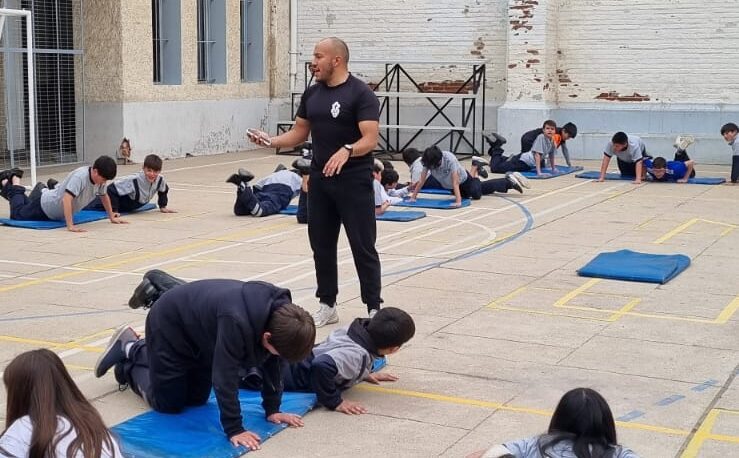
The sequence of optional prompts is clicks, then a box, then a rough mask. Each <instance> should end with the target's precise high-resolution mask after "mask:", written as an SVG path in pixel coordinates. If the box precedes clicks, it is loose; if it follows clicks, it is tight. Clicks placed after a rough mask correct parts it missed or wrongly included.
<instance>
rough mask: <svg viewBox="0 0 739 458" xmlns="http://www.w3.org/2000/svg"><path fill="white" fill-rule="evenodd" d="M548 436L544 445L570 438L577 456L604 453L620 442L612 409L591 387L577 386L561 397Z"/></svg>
mask: <svg viewBox="0 0 739 458" xmlns="http://www.w3.org/2000/svg"><path fill="white" fill-rule="evenodd" d="M549 435H550V436H551V437H550V438H549V439H548V443H547V444H541V445H542V446H544V447H546V445H548V446H553V445H554V443H556V442H559V441H560V440H564V439H570V440H572V441H573V442H574V445H573V451H574V452H575V454H576V455H577V456H596V455H594V454H593V455H591V454H592V452H596V451H600V452H604V451H605V450H607V449H608V448H609V447H611V446H614V445H617V444H618V442H617V441H616V424H615V422H614V421H613V414H612V413H611V409H610V407H608V403H607V402H606V400H605V399H604V398H603V396H601V395H600V394H599V393H598V392H597V391H595V390H592V389H590V388H575V389H574V390H570V391H568V392H567V393H565V395H564V396H562V399H560V400H559V404H557V408H556V409H555V410H554V414H553V415H552V420H551V422H550V423H549ZM597 456H600V454H599V455H597Z"/></svg>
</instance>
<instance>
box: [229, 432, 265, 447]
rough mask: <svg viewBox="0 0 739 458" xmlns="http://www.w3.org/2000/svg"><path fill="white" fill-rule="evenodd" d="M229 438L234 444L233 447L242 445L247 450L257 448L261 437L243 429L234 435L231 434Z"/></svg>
mask: <svg viewBox="0 0 739 458" xmlns="http://www.w3.org/2000/svg"><path fill="white" fill-rule="evenodd" d="M229 440H230V441H231V443H232V444H233V445H234V447H238V446H239V445H243V446H244V447H246V448H248V449H249V450H259V448H260V447H259V442H260V441H261V440H262V439H261V438H260V437H259V436H257V435H256V434H254V433H250V432H249V431H244V432H243V433H239V434H237V435H235V436H232V437H231V439H229Z"/></svg>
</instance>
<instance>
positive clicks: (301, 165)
mask: <svg viewBox="0 0 739 458" xmlns="http://www.w3.org/2000/svg"><path fill="white" fill-rule="evenodd" d="M310 163H311V161H310V159H306V158H304V157H301V158H300V159H295V160H294V161H293V163H292V166H293V168H294V169H297V170H298V171H299V172H300V174H301V175H310Z"/></svg>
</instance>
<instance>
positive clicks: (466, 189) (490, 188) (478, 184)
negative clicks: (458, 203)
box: [459, 176, 511, 200]
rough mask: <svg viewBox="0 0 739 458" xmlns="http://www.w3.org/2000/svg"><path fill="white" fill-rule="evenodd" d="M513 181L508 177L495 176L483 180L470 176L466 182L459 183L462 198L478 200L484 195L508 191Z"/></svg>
mask: <svg viewBox="0 0 739 458" xmlns="http://www.w3.org/2000/svg"><path fill="white" fill-rule="evenodd" d="M510 188H511V183H510V181H508V178H493V179H492V180H485V181H481V180H480V179H479V178H477V177H471V176H468V177H467V179H466V180H464V182H462V183H460V185H459V193H460V194H462V198H469V199H472V200H478V199H480V197H482V196H487V195H489V194H493V193H494V192H508V190H509V189H510Z"/></svg>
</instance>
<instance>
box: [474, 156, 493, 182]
mask: <svg viewBox="0 0 739 458" xmlns="http://www.w3.org/2000/svg"><path fill="white" fill-rule="evenodd" d="M489 164H490V163H489V162H488V161H486V160H485V159H483V158H481V157H480V156H472V167H475V168H477V174H478V175H480V176H481V177H483V178H487V177H488V171H487V170H485V166H486V165H489Z"/></svg>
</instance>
